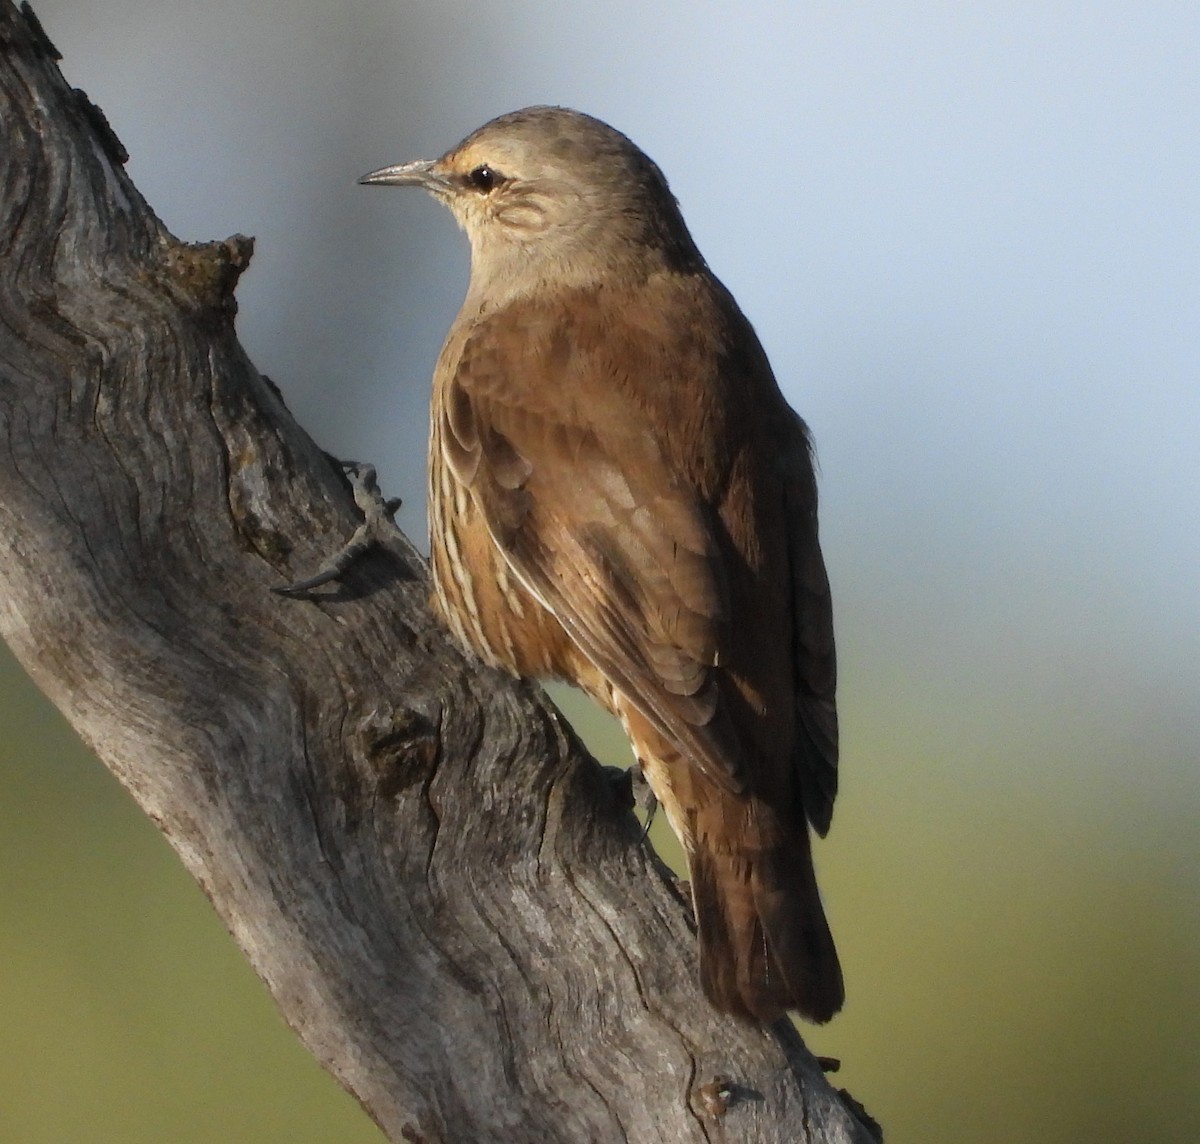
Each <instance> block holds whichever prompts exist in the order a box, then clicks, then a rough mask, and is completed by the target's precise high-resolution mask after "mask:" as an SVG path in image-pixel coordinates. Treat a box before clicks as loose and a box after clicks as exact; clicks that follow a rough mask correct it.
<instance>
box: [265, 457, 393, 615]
mask: <svg viewBox="0 0 1200 1144" xmlns="http://www.w3.org/2000/svg"><path fill="white" fill-rule="evenodd" d="M339 463H340V464H341V466H342V468H343V469H344V470H345V472H346V476H347V478H348V479H349V481H350V488H351V490H352V492H353V493H354V503H355V504H356V505H358V507H359V510H360V511H361V512H362V514H363V520H362V524H360V525H359V526H358V527H357V528H356V529H355V530H354V535H353V536H351V537H350V539H349V540H347V541H346V543H345V544H343V545H342V547H341V548H340V549H339V550H338V551H337V552H335V553H334V554H333V555H332V556H330V557H329V558H328V559H327V560H325V562H324V563H323V564H322V565H321V567H320V568H318V569H317V570H316V572H314V573H313V574H312V575H311V576H309V577H307V578H305V579H303V580H297V581H296V582H295V583H294V584H281V585H280V586H279V587H277V588H273V589H272V591H273V592H278V593H279V594H280V595H283V596H300V595H303V594H304V593H305V592H309V591H311V590H312V589H313V588H319V587H320V586H321V585H322V584H328V583H329V582H330V581H332V580H338V579H340V578H341V577H342V576H343V575H344V574H345V573H346V571H347V569H348V568H349V567H350V566H351V565H352V564H353V563H354V562H355V561H356V560H358V559H359V558H360V557H361V556H363V555H364V554H365V553H367V552H369V551H370V550H371V549H372V548H374V547H375V546H376V545H379V544H383V543H384V542H386V541H387V540H390V539H392V538H393V537H395V536H398V535H400V530H399V528H397V527H396V521H395V516H396V510H397V509H398V508H399V507H400V498H399V497H389V498H386V499H385V498H384V495H383V493H382V492H381V491H380V488H379V482H378V480H377V479H376V474H375V466H374V465H368V464H365V463H363V462H360V461H341V462H339Z"/></svg>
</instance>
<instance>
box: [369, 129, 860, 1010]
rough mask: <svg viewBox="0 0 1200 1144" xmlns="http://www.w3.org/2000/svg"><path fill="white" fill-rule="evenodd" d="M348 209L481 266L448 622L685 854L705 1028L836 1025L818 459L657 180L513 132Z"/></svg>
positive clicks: (449, 519) (832, 718) (444, 525)
mask: <svg viewBox="0 0 1200 1144" xmlns="http://www.w3.org/2000/svg"><path fill="white" fill-rule="evenodd" d="M719 169H720V167H719V165H718V166H716V167H715V168H714V170H719ZM359 182H360V183H363V184H366V185H371V186H413V187H419V188H422V189H424V190H425V191H427V192H429V193H430V194H431V195H432V196H433V197H434V198H435V199H437V200H438V201H440V202H441V203H443V204H444V205H445V206H447V207H448V208H449V209H450V211H451V213H452V214H453V216H454V218H455V220H456V221H457V222H458V224H459V226H460V227H461V228H462V230H463V231H465V233H466V235H467V238H468V240H469V243H470V248H471V267H470V277H469V283H468V286H467V290H466V296H465V299H464V301H463V304H462V308H461V310H460V311H459V313H458V316H457V318H455V320H454V322H453V324H452V326H451V328H450V330H449V333H448V335H447V337H446V341H445V344H444V346H443V348H442V351H441V354H440V356H439V358H438V360H437V364H436V367H435V370H434V379H433V397H432V403H431V425H430V438H429V472H428V477H429V488H428V492H429V520H430V549H431V568H432V583H433V592H432V595H433V603H434V607H435V609H436V610H437V611H438V612H439V613H440V615H441V617H442V619H443V621H444V622H445V624H446V625H447V626H448V627H449V629H450V631H451V632H452V633H453V635H454V636H455V637H456V638H457V640H458V641H459V642H460V643H461V644H463V645H465V646H466V647H467V648H468V649H470V650H471V651H473V652H474V653H475V654H476V655H478V656H479V657H480V658H482V659H483V660H484V661H485V662H487V663H489V664H492V665H494V666H497V667H500V668H503V669H505V670H507V671H508V672H510V673H513V674H515V675H518V676H521V677H540V678H552V679H559V680H565V681H566V682H568V683H571V684H574V685H576V686H577V687H579V688H581V689H582V690H583V691H585V692H586V693H588V694H589V695H591V696H592V697H593V698H594V699H595V700H597V701H598V702H599V703H600V704H601V705H602V706H603V707H605V708H607V709H608V710H609V711H611V712H612V713H613V714H615V715H616V716H617V718H618V719H620V721H621V723H622V725H623V727H624V729H625V732H626V734H627V735H628V737H629V740H630V742H631V745H632V748H633V752H634V755H635V758H636V762H637V763H638V764H640V766H641V769H642V773H643V775H644V776H645V778H646V780H647V781H648V783H649V786H650V789H651V791H652V792H653V794H654V796H655V798H656V799H657V802H658V804H659V805H660V806H661V807H662V808H663V810H664V811H665V813H666V815H667V818H668V820H669V822H670V825H671V827H672V829H673V830H674V832H675V833H676V835H677V836H678V838H679V839H680V841H681V843H682V845H683V849H684V852H685V854H686V858H687V864H688V871H689V878H690V888H691V896H692V905H693V910H694V914H695V920H696V932H697V936H698V944H699V976H700V983H701V986H702V988H703V990H704V993H705V995H706V996H707V998H708V999H709V1001H710V1002H711V1003H712V1004H713V1005H714V1006H715V1007H716V1008H717V1009H719V1010H721V1011H723V1012H726V1013H730V1014H733V1015H734V1016H736V1017H740V1018H743V1019H747V1020H751V1021H758V1022H764V1023H769V1022H771V1021H774V1020H776V1019H777V1018H779V1017H780V1016H782V1015H784V1014H785V1013H786V1012H787V1011H789V1010H792V1011H795V1012H798V1013H799V1014H801V1015H802V1016H804V1017H805V1018H807V1019H809V1020H811V1021H814V1022H825V1021H827V1020H829V1019H830V1018H831V1017H832V1016H833V1015H834V1014H835V1013H836V1012H837V1011H838V1010H839V1009H840V1008H841V1006H842V1003H843V999H844V988H843V982H842V973H841V969H840V966H839V963H838V956H837V952H836V949H835V947H834V942H833V938H832V936H831V933H830V928H829V925H828V922H827V920H826V916H825V912H824V908H823V906H822V901H821V897H820V894H819V891H818V888H817V882H816V877H815V874H814V869H813V859H812V848H811V834H812V833H815V834H817V835H820V836H824V835H825V833H826V832H827V830H828V829H829V825H830V819H831V814H832V809H833V802H834V797H835V795H836V791H837V713H836V707H835V685H836V666H835V653H834V640H833V618H832V607H831V602H830V590H829V580H828V577H827V574H826V570H825V565H824V561H823V558H822V555H821V549H820V545H819V543H818V533H817V487H816V477H815V465H814V459H813V449H812V443H811V439H810V435H809V431H808V429H807V426H806V425H805V423H804V422H803V421H802V420H801V419H800V417H799V416H798V415H797V414H796V413H795V412H794V411H793V410H792V409H791V407H790V406H789V405H788V403H787V401H786V400H785V398H784V397H783V395H782V393H781V391H780V389H779V386H778V384H777V382H776V380H775V376H774V374H773V372H772V370H771V366H770V364H769V362H768V360H767V356H766V353H765V352H764V350H763V348H762V345H761V344H760V342H759V339H758V337H757V335H756V334H755V332H754V329H753V327H752V326H751V324H750V322H749V321H748V320H747V319H746V317H745V316H744V315H743V314H742V312H741V310H740V309H739V308H738V305H737V303H736V302H735V301H734V299H733V297H732V295H731V294H730V293H729V291H728V290H726V289H725V287H724V286H723V285H722V284H721V283H720V282H719V281H718V279H717V278H716V277H715V275H714V274H713V273H712V271H711V270H710V269H709V268H708V265H707V264H706V262H705V260H704V258H703V257H702V256H701V254H700V252H699V250H698V249H697V247H696V244H695V242H694V241H693V239H692V236H691V234H690V232H689V230H688V228H687V225H686V224H685V222H684V220H683V216H682V214H681V212H680V208H679V205H678V203H677V201H676V199H675V197H674V195H673V194H672V192H671V190H670V188H669V186H668V184H667V181H666V178H665V177H664V175H663V174H662V172H661V171H660V169H659V167H658V166H657V165H656V164H655V163H654V162H653V161H652V160H651V159H650V158H649V157H648V156H647V155H645V154H644V153H643V152H642V151H641V150H640V149H639V148H638V147H637V146H636V145H635V144H634V143H633V142H632V141H631V140H630V139H629V138H627V137H626V136H625V135H623V134H622V133H621V132H619V131H617V130H616V129H615V128H613V127H610V126H609V125H608V124H606V123H604V122H602V121H601V120H599V119H596V118H593V117H592V116H589V115H585V114H583V113H582V112H578V111H574V110H571V109H568V108H563V107H549V106H537V107H527V108H524V109H522V110H519V111H514V112H511V113H509V114H506V115H501V116H499V117H498V118H495V119H492V120H491V121H490V122H488V123H485V124H484V125H483V126H482V127H480V128H478V129H477V130H475V131H474V132H472V133H471V134H470V135H468V136H467V137H466V138H465V139H464V140H463V141H462V142H461V143H459V144H458V145H457V146H455V147H453V148H452V149H451V150H449V151H447V152H446V153H445V154H444V155H442V156H441V158H439V159H434V160H419V161H416V162H408V163H402V164H398V165H394V166H388V167H383V168H381V169H379V170H375V171H372V172H371V173H370V174H367V175H364V176H363V177H362V178H361V179H360V180H359Z"/></svg>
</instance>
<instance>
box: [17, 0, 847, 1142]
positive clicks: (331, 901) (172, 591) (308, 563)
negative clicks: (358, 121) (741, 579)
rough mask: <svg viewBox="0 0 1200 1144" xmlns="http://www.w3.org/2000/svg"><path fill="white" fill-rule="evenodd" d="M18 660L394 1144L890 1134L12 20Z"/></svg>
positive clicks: (227, 260) (209, 257)
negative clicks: (748, 1007)
mask: <svg viewBox="0 0 1200 1144" xmlns="http://www.w3.org/2000/svg"><path fill="white" fill-rule="evenodd" d="M0 125H2V130H3V133H4V138H3V141H2V144H0V146H2V148H3V150H2V151H0V178H2V186H0V244H2V245H3V253H2V256H0V632H2V634H3V635H4V638H5V639H7V640H8V641H9V643H10V644H11V645H12V647H13V649H14V651H15V652H16V654H17V655H18V657H19V658H20V660H21V662H22V663H23V664H24V665H25V667H26V669H27V670H28V671H29V672H30V674H31V675H32V676H33V677H34V679H35V680H36V681H37V683H38V684H39V685H40V686H41V687H42V689H43V690H44V691H45V692H46V693H47V695H49V696H50V698H51V699H52V700H53V701H54V702H55V703H56V704H57V705H58V706H59V707H60V708H61V709H62V710H63V712H64V713H65V714H66V716H67V717H68V719H69V720H70V721H71V723H72V724H73V725H74V727H75V728H76V729H77V730H78V732H79V733H80V734H81V735H82V737H83V738H84V739H85V741H86V742H87V743H88V744H89V745H90V746H91V747H92V748H93V749H94V750H95V751H96V753H97V754H98V755H99V756H100V758H101V759H102V760H103V761H104V762H105V764H106V765H107V766H108V767H109V768H111V770H112V771H113V772H114V773H115V774H116V775H117V777H118V778H119V779H120V780H121V781H122V782H123V783H124V784H125V785H126V786H127V787H128V788H129V790H130V791H131V792H132V794H133V795H134V797H135V798H136V799H137V801H138V803H139V804H140V805H141V806H142V808H143V809H144V810H145V812H146V813H147V814H149V815H150V816H151V817H152V818H153V819H154V821H155V822H156V823H157V824H158V826H159V827H160V829H161V830H162V831H163V833H164V834H165V835H166V837H167V838H168V840H169V841H170V843H171V845H172V846H173V847H174V848H175V850H176V851H177V852H178V854H179V856H180V858H181V859H182V860H183V862H184V863H185V865H186V866H187V868H188V870H189V871H190V872H191V873H192V875H193V876H194V877H195V878H196V879H197V881H198V882H199V883H200V884H201V885H202V886H203V887H204V889H205V891H206V892H207V894H208V895H209V897H210V898H211V899H212V901H213V904H214V906H215V907H216V909H217V911H218V912H219V914H220V916H221V917H222V918H223V919H224V921H225V923H226V925H227V926H228V927H229V930H230V932H231V933H232V934H233V936H234V938H235V940H236V941H237V942H238V944H239V946H240V947H241V948H242V949H243V950H244V951H245V954H246V956H247V957H248V958H249V959H250V961H251V963H252V964H253V966H254V968H255V970H256V971H257V972H258V973H259V975H260V976H261V977H262V978H263V980H264V981H265V982H266V984H267V985H268V987H269V988H270V990H271V992H272V994H273V995H274V997H275V999H276V1001H277V1003H278V1005H279V1008H280V1010H281V1012H282V1013H283V1015H284V1017H285V1018H286V1020H287V1021H288V1022H289V1024H290V1025H291V1026H292V1028H293V1029H294V1030H295V1031H296V1033H297V1035H298V1036H299V1037H300V1038H301V1039H302V1041H303V1042H304V1044H305V1045H306V1046H307V1047H308V1048H309V1050H310V1051H311V1052H312V1053H313V1054H314V1055H315V1056H316V1057H317V1058H318V1059H319V1060H320V1061H321V1062H322V1064H323V1065H324V1066H325V1067H326V1068H327V1069H329V1070H330V1071H331V1072H332V1073H333V1074H334V1075H335V1076H336V1077H337V1078H338V1079H339V1081H340V1082H341V1083H342V1084H343V1085H345V1086H346V1088H347V1089H349V1090H350V1091H351V1092H353V1093H354V1094H355V1095H356V1096H357V1097H358V1099H359V1100H360V1101H361V1102H362V1104H363V1106H364V1107H365V1108H366V1109H367V1111H368V1113H369V1114H370V1115H371V1116H372V1117H373V1118H374V1119H375V1121H376V1122H377V1123H378V1124H379V1125H380V1127H381V1128H382V1130H383V1132H384V1134H385V1135H386V1136H387V1137H388V1139H390V1140H393V1141H464V1142H466V1141H470V1142H485V1141H504V1142H507V1144H514V1142H522V1141H530V1142H534V1141H539V1142H540V1141H563V1142H578V1141H610V1140H611V1141H638V1142H641V1141H646V1142H649V1141H662V1142H668V1141H669V1142H675V1141H702V1140H711V1141H718V1140H719V1141H776V1140H789V1141H791V1140H796V1141H829V1142H832V1141H839V1142H840V1141H867V1140H869V1139H870V1136H869V1135H868V1133H867V1132H866V1130H865V1129H864V1128H863V1126H862V1125H861V1124H860V1122H859V1121H858V1120H857V1119H855V1117H854V1116H853V1115H852V1114H851V1112H850V1111H849V1109H848V1108H847V1106H846V1105H845V1104H844V1103H843V1102H842V1100H841V1099H840V1098H839V1096H838V1095H837V1094H836V1093H835V1092H834V1091H833V1090H832V1089H831V1088H830V1087H829V1085H828V1084H827V1083H826V1081H825V1080H824V1078H823V1076H822V1075H821V1073H820V1070H819V1068H818V1067H817V1066H816V1064H815V1063H814V1062H813V1061H812V1059H811V1058H810V1057H809V1056H808V1055H807V1053H806V1052H805V1051H804V1050H803V1047H802V1046H801V1044H800V1042H799V1038H798V1037H797V1036H796V1035H795V1034H794V1032H792V1031H790V1029H789V1028H788V1027H780V1028H778V1029H776V1030H773V1031H771V1032H767V1031H763V1030H759V1029H756V1028H753V1027H751V1026H749V1025H746V1024H739V1023H737V1022H735V1021H733V1020H731V1019H729V1018H725V1017H722V1016H721V1015H719V1014H718V1013H716V1012H715V1011H713V1010H712V1009H711V1008H710V1007H709V1006H708V1005H707V1004H706V1002H705V1001H704V1000H703V998H702V996H701V994H700V992H699V988H698V985H697V972H696V965H695V954H694V949H695V941H694V938H693V935H692V933H691V932H690V928H689V927H690V923H689V913H690V910H689V907H688V905H687V902H686V900H685V897H684V896H683V895H681V894H680V893H679V890H678V888H677V887H676V886H675V884H674V882H673V879H672V878H671V876H670V874H669V873H668V872H667V871H665V869H664V868H663V867H662V866H661V865H660V864H659V863H658V862H657V861H656V860H655V858H654V857H653V855H652V854H650V853H649V852H648V851H647V850H646V848H644V847H643V846H642V845H640V843H639V840H638V828H637V825H636V823H635V820H634V818H633V816H632V815H631V813H630V812H629V810H628V809H627V807H625V806H624V805H622V803H621V800H620V799H619V798H617V797H616V795H615V794H614V788H613V786H612V784H611V783H609V782H608V781H607V780H606V779H605V778H604V776H603V773H602V772H601V770H600V768H598V767H597V766H596V764H595V763H593V762H592V761H591V760H590V759H588V758H587V756H586V754H585V753H584V752H583V750H582V749H581V747H580V746H579V744H578V742H577V741H576V739H575V737H574V736H573V734H572V733H571V731H570V729H569V728H568V727H567V726H566V725H565V723H564V722H563V721H562V720H561V718H560V717H559V715H558V714H557V713H556V712H555V711H554V709H553V708H552V707H551V706H550V704H549V703H548V702H547V701H546V700H545V698H544V697H543V696H542V695H541V693H540V691H539V689H537V688H536V687H534V686H532V685H527V684H521V683H517V682H514V681H513V680H511V679H509V678H507V677H505V676H503V675H501V674H499V673H497V672H495V671H492V670H490V669H488V668H486V667H484V666H482V665H481V664H479V663H476V662H473V661H470V660H468V659H467V658H466V657H464V656H463V655H462V654H461V653H460V652H458V651H457V650H456V649H455V648H454V647H453V646H452V644H451V642H450V640H449V639H448V638H447V637H446V636H445V635H444V634H443V632H442V631H441V630H440V629H439V628H438V627H437V625H436V623H435V622H434V621H433V619H432V617H431V615H430V613H429V611H428V607H427V594H428V586H427V582H426V573H425V568H424V565H423V562H422V561H421V559H420V557H419V556H418V555H417V553H416V552H415V550H414V549H412V548H411V547H410V546H407V545H404V544H401V543H399V542H398V543H397V544H396V545H394V546H393V548H392V549H391V550H389V551H387V552H380V553H376V554H374V555H372V556H369V557H368V558H366V559H365V560H364V561H363V562H362V563H360V564H359V565H357V566H355V568H354V569H352V570H351V572H350V573H349V575H348V576H347V578H346V580H345V582H344V583H343V584H342V585H340V586H338V587H336V588H335V589H333V590H330V591H323V592H320V593H317V594H315V595H314V597H312V598H310V599H308V600H304V601H296V600H289V599H285V598H282V597H279V596H277V595H274V594H273V593H272V592H271V591H270V589H271V588H272V587H274V586H277V585H279V584H280V583H281V582H284V581H286V580H288V579H294V578H296V577H298V576H300V575H303V574H304V573H305V572H306V571H308V570H310V569H311V568H313V567H315V566H316V565H317V564H318V563H319V562H320V559H321V557H322V556H323V555H324V554H325V553H326V552H327V550H328V548H329V547H330V545H331V540H332V538H336V537H341V536H345V535H348V534H349V532H350V531H351V530H352V529H353V527H354V525H355V523H356V516H355V510H354V508H353V503H352V500H351V498H350V495H349V493H348V490H347V488H346V486H345V483H344V481H343V479H342V477H341V475H340V473H339V472H338V470H337V469H336V468H335V467H334V466H332V465H331V464H330V463H329V461H328V459H327V458H325V457H324V455H323V454H322V453H321V452H320V450H319V449H318V448H317V447H316V446H315V445H314V444H313V442H312V441H311V440H310V439H309V438H308V437H307V436H306V435H305V433H304V432H303V431H302V430H301V429H300V428H299V426H297V425H296V423H295V422H294V421H293V420H292V418H291V416H290V415H289V414H288V412H287V410H286V408H285V407H284V405H283V403H282V402H281V400H280V398H279V396H278V394H277V393H276V392H275V391H274V389H273V387H272V386H271V385H270V384H269V383H268V382H267V381H265V379H263V378H262V377H261V376H260V375H259V374H258V373H257V372H256V371H255V369H254V368H253V366H252V364H251V363H250V362H249V360H248V359H247V358H246V356H245V354H244V352H243V351H242V349H241V347H240V346H239V345H238V342H237V340H236V338H235V336H234V330H233V314H234V302H233V287H234V285H235V283H236V281H237V277H238V275H239V273H240V272H241V270H242V269H243V268H244V267H245V265H246V263H247V261H248V259H249V256H250V251H251V243H250V242H249V241H248V240H246V239H243V238H240V237H235V238H232V239H229V240H227V241H225V242H220V243H210V244H205V245H188V244H184V243H181V242H179V241H178V240H177V239H175V238H174V237H173V236H171V235H170V234H169V233H167V231H166V230H165V229H164V227H163V226H162V224H161V223H160V222H159V221H158V220H157V219H156V218H155V217H154V214H153V213H152V211H151V210H150V209H149V208H148V207H147V205H146V204H145V203H144V201H143V200H142V198H141V197H140V195H139V194H138V193H137V191H136V190H135V188H134V187H133V186H132V184H131V183H130V182H129V180H128V178H127V176H126V174H125V172H124V170H123V169H122V167H121V163H122V161H123V158H124V154H123V151H122V149H121V148H120V145H119V143H118V142H117V141H116V139H115V136H113V134H112V132H111V131H110V130H109V129H108V127H107V125H106V124H105V122H104V119H103V116H102V115H100V113H99V112H98V111H96V110H95V109H94V108H93V107H92V106H91V104H90V103H88V101H87V100H86V98H85V97H84V96H82V94H81V93H79V92H76V91H73V90H72V89H71V88H70V87H69V85H68V84H67V83H66V82H65V81H64V80H63V78H62V76H61V75H60V73H59V71H58V68H57V66H56V64H55V53H54V52H53V51H52V48H51V45H50V44H49V41H48V40H46V39H45V37H44V35H42V34H41V33H40V31H39V29H38V28H37V26H36V24H35V23H34V22H32V21H31V20H30V19H29V18H28V17H27V16H26V15H24V14H23V13H21V12H18V10H17V9H16V8H15V7H14V6H13V5H11V4H10V3H9V2H8V0H0Z"/></svg>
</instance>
